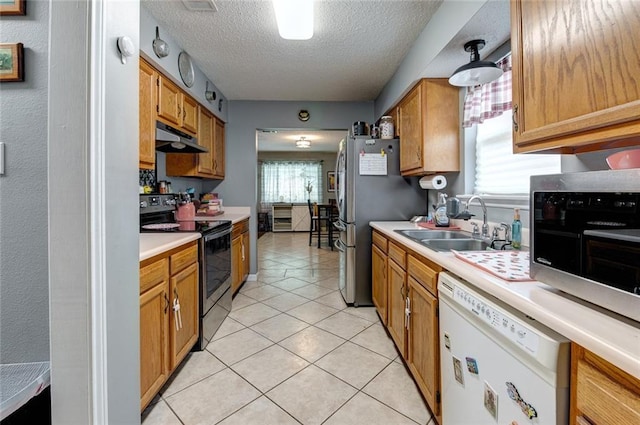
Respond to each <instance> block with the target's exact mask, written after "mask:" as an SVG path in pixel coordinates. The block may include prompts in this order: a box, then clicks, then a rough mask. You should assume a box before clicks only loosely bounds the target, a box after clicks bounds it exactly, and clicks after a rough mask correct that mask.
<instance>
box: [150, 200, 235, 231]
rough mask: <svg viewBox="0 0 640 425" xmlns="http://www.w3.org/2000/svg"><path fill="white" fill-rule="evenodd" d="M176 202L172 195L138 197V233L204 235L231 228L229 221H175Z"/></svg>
mask: <svg viewBox="0 0 640 425" xmlns="http://www.w3.org/2000/svg"><path fill="white" fill-rule="evenodd" d="M177 202H178V200H177V195H174V194H152V195H140V232H144V233H164V232H198V233H201V234H203V235H204V234H208V233H211V232H214V231H217V230H225V229H226V228H229V227H231V220H221V219H213V218H212V219H210V220H209V219H207V220H192V221H177V220H176V219H175V210H176V204H177Z"/></svg>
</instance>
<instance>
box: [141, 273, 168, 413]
mask: <svg viewBox="0 0 640 425" xmlns="http://www.w3.org/2000/svg"><path fill="white" fill-rule="evenodd" d="M168 292H169V285H168V282H167V281H166V280H165V281H164V282H162V283H160V284H158V285H156V286H154V287H153V288H152V289H150V290H148V291H147V292H145V293H144V294H142V295H141V296H140V408H141V409H144V407H145V406H146V405H147V404H149V402H150V401H151V400H152V399H153V397H154V396H155V395H156V393H157V392H158V391H159V390H160V388H162V385H163V384H164V383H165V382H166V381H167V379H168V378H169V295H168Z"/></svg>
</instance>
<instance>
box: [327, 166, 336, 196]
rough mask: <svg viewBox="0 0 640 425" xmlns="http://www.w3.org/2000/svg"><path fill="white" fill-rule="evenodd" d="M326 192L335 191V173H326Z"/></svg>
mask: <svg viewBox="0 0 640 425" xmlns="http://www.w3.org/2000/svg"><path fill="white" fill-rule="evenodd" d="M327 191H328V192H335V191H336V172H335V171H327Z"/></svg>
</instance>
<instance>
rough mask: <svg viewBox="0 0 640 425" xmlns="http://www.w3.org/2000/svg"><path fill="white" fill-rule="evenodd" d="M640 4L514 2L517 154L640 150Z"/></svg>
mask: <svg viewBox="0 0 640 425" xmlns="http://www.w3.org/2000/svg"><path fill="white" fill-rule="evenodd" d="M638 28H640V2H637V1H628V0H610V1H586V0H584V1H560V2H547V1H522V0H512V1H511V47H512V55H513V56H512V63H513V107H514V135H513V142H514V151H515V152H534V151H546V152H556V153H578V152H585V151H591V150H597V149H606V148H611V147H621V146H630V145H637V144H639V143H640V83H639V79H638V78H639V77H638V76H640V48H638Z"/></svg>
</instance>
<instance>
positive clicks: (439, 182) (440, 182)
mask: <svg viewBox="0 0 640 425" xmlns="http://www.w3.org/2000/svg"><path fill="white" fill-rule="evenodd" d="M420 187H421V188H423V189H436V190H442V189H444V188H445V187H447V178H446V177H445V176H441V175H440V174H436V175H433V176H424V177H423V178H421V179H420Z"/></svg>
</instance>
